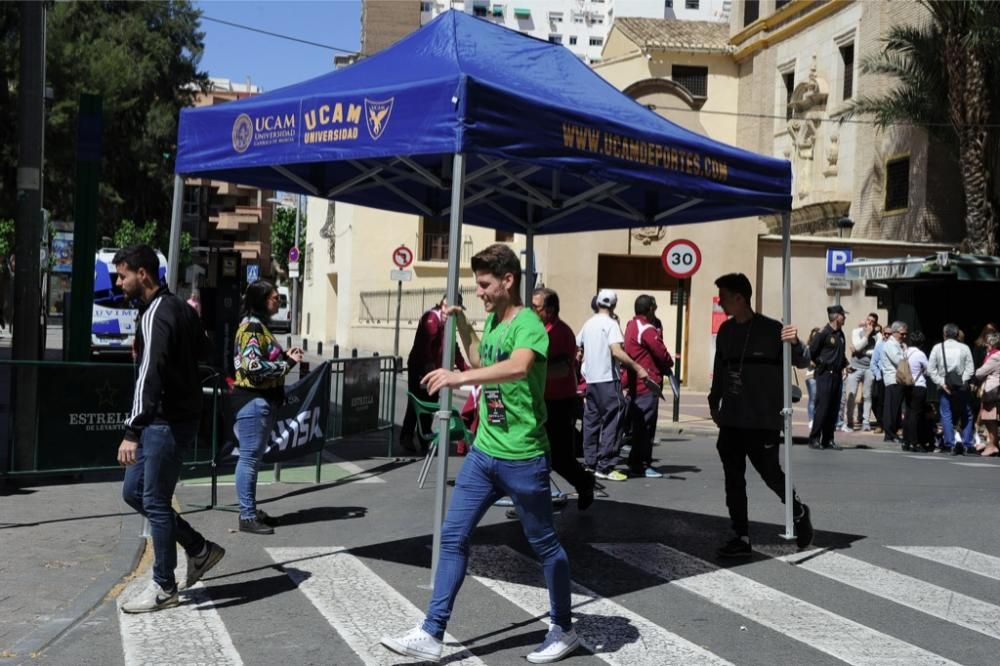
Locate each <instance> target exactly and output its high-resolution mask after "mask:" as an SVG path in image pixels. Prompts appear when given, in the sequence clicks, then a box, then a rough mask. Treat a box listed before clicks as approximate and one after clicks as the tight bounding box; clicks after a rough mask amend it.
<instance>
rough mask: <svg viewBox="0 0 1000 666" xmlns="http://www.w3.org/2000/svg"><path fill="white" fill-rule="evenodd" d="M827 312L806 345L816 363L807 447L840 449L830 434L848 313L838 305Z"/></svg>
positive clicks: (840, 383)
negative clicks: (822, 326)
mask: <svg viewBox="0 0 1000 666" xmlns="http://www.w3.org/2000/svg"><path fill="white" fill-rule="evenodd" d="M826 314H827V316H828V317H829V319H830V323H829V324H827V325H826V326H825V327H824V328H823V330H822V331H820V332H819V333H818V334H817V335H816V337H814V338H813V341H812V343H811V344H810V345H809V358H811V359H812V360H813V363H815V364H816V375H815V377H816V409H815V411H814V412H813V425H812V431H811V432H810V433H809V447H810V448H813V449H833V450H835V451H839V450H840V446H839V445H838V444H837V443H836V442H835V441H833V433H834V430H835V429H836V426H837V412H838V411H840V396H841V393H843V389H844V368H846V367H847V355H846V350H847V341H846V340H845V339H844V331H843V327H844V321H845V320H846V318H847V313H846V312H844V308H842V307H841V306H839V305H831V306H830V307H828V308H827V309H826Z"/></svg>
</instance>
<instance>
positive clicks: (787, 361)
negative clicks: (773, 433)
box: [781, 212, 795, 539]
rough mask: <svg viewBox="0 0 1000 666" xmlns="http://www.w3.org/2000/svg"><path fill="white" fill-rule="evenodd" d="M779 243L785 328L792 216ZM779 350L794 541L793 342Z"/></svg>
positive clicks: (785, 217) (789, 533)
mask: <svg viewBox="0 0 1000 666" xmlns="http://www.w3.org/2000/svg"><path fill="white" fill-rule="evenodd" d="M781 244H782V260H781V272H782V288H781V300H782V314H781V320H782V321H783V322H784V323H785V324H786V325H787V324H790V323H791V321H792V214H791V213H789V212H785V213H783V214H782V216H781ZM781 347H782V359H781V367H782V377H783V380H784V402H783V409H782V410H781V414H782V416H783V417H784V434H785V533H784V534H783V535H782V537H784V538H785V539H794V538H795V525H794V522H793V521H794V517H793V514H792V512H793V506H792V505H793V503H794V502H793V499H792V498H793V496H794V494H795V490H794V488H795V486H794V485H793V484H792V343H791V342H785V343H783V344H782V345H781Z"/></svg>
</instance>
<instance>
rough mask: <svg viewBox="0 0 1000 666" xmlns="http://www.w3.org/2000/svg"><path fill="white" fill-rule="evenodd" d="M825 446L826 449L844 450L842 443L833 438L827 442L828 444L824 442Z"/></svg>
mask: <svg viewBox="0 0 1000 666" xmlns="http://www.w3.org/2000/svg"><path fill="white" fill-rule="evenodd" d="M823 448H824V449H830V450H831V451H843V450H844V449H843V447H842V446H840V444H837V442H835V441H833V440H832V439H831V440H830V441H829V442H827V443H826V444H824V445H823Z"/></svg>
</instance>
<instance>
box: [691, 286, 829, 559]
mask: <svg viewBox="0 0 1000 666" xmlns="http://www.w3.org/2000/svg"><path fill="white" fill-rule="evenodd" d="M715 285H716V286H717V287H718V288H719V305H720V306H722V309H723V311H725V313H726V314H727V315H729V317H730V318H729V319H728V320H727V321H725V322H723V324H722V326H721V327H719V334H718V336H717V337H716V340H715V362H714V365H713V371H712V373H713V374H712V388H711V390H710V391H709V394H708V408H709V412H710V413H711V415H712V420H713V421H715V423H716V425H718V426H719V441H718V442H717V444H716V448H717V449H718V451H719V458H720V459H721V460H722V470H723V473H724V475H725V479H726V506H727V507H728V508H729V518H730V520H731V521H732V526H733V532H734V535H733V538H732V539H730V540H729V541H728V542H726V543H725V544H724V545H723V546H722V547H721V548H720V549H719V551H718V556H719V557H725V558H737V557H751V556H752V555H753V551H752V549H751V545H750V520H749V516H748V511H747V489H746V468H747V462H746V461H747V458H749V459H750V463H751V464H752V465H753V466H754V469H756V470H757V472H758V473H759V474H760V476H761V478H762V479H763V480H764V483H766V484H767V487H768V488H770V489H771V490H772V491H773V492H774V494H776V495H777V496H778V497H779V498H780V499H781V501H782V502H784V501H785V473H784V471H782V469H781V463H779V462H778V444H779V441H780V434H781V429H782V427H783V426H784V419H783V417H782V414H781V410H782V384H783V380H782V356H783V353H784V352H783V343H784V342H791V343H792V363H794V364H795V365H796V366H798V367H805V366H806V365H807V364H808V363H809V356H808V351H807V350H806V347H805V345H803V344H802V343H801V342H800V341H799V337H798V329H796V328H795V327H794V326H791V325H786V326H783V325H782V324H781V322H779V321H775V320H774V319H770V318H768V317H765V316H764V315H761V314H758V313H756V312H754V311H753V309H751V307H750V297H751V295H752V293H753V290H752V288H751V287H750V280H748V279H747V277H746V276H745V275H743V274H742V273H729V274H728V275H723V276H722V277H720V278H719V279H718V280H716V281H715ZM792 504H793V507H792V508H793V512H792V515H793V519H794V521H795V535H796V543H797V544H798V546H799V548H805V547H806V546H808V545H809V544H810V543H812V538H813V527H812V520H811V518H810V516H809V507H808V506H806V505H805V504H803V503H802V502H800V501H799V497H798V495H797V494H796V493H795V491H794V489H793V490H792Z"/></svg>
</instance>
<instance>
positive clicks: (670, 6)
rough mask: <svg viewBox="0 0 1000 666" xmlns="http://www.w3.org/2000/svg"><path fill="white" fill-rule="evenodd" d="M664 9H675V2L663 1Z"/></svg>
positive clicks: (672, 0)
mask: <svg viewBox="0 0 1000 666" xmlns="http://www.w3.org/2000/svg"><path fill="white" fill-rule="evenodd" d="M663 8H664V9H673V8H674V0H663Z"/></svg>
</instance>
